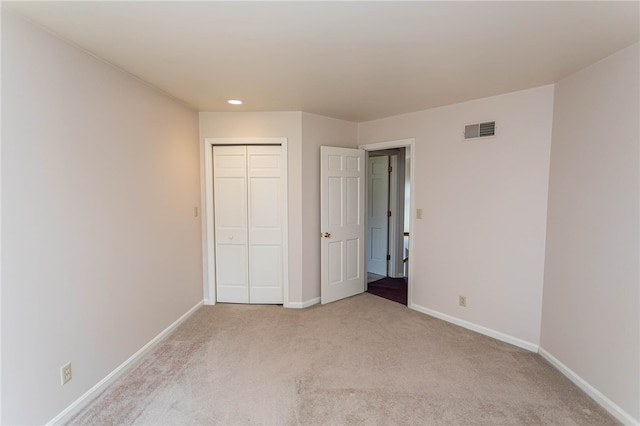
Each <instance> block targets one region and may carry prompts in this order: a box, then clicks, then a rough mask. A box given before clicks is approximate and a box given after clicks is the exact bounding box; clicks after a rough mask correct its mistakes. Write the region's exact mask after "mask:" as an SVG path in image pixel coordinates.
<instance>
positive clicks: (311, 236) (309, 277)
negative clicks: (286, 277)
mask: <svg viewBox="0 0 640 426" xmlns="http://www.w3.org/2000/svg"><path fill="white" fill-rule="evenodd" d="M357 130H358V128H357V125H356V124H355V123H351V122H348V121H343V120H337V119H334V118H328V117H323V116H320V115H314V114H308V113H302V171H303V172H302V180H303V187H304V190H303V192H302V217H303V222H304V229H303V232H302V244H303V248H304V250H303V254H302V258H303V259H302V268H303V270H304V279H303V281H302V285H303V288H302V301H303V302H309V301H311V300H314V299H317V298H319V297H320V232H321V230H320V147H321V146H323V145H325V146H338V147H344V148H357V147H358V146H357Z"/></svg>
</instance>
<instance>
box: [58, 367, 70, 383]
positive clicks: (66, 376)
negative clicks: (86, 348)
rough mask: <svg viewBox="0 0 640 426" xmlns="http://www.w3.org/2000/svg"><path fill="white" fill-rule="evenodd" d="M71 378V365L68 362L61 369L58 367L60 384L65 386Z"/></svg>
mask: <svg viewBox="0 0 640 426" xmlns="http://www.w3.org/2000/svg"><path fill="white" fill-rule="evenodd" d="M71 378H72V374H71V363H70V362H68V363H66V364H65V365H63V366H62V367H60V381H61V382H62V384H63V385H64V384H66V383H67V382H68V381H69V380H71Z"/></svg>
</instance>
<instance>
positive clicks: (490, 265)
mask: <svg viewBox="0 0 640 426" xmlns="http://www.w3.org/2000/svg"><path fill="white" fill-rule="evenodd" d="M552 106H553V86H544V87H540V88H535V89H530V90H524V91H520V92H515V93H509V94H506V95H501V96H495V97H491V98H486V99H481V100H476V101H471V102H466V103H461V104H456V105H451V106H447V107H442V108H435V109H430V110H426V111H420V112H416V113H411V114H404V115H400V116H396V117H390V118H386V119H381V120H376V121H371V122H367V123H361V124H360V125H359V130H358V132H359V134H358V142H359V143H360V144H367V143H374V142H382V141H391V140H398V139H406V138H415V140H416V143H415V151H414V152H412V153H411V167H413V168H414V170H415V180H414V181H413V182H411V184H412V185H414V191H415V192H414V197H415V199H414V200H413V208H414V209H423V219H421V220H420V219H415V211H414V212H412V218H414V220H413V225H412V226H413V228H412V234H411V238H413V239H414V241H413V243H414V246H413V251H412V252H411V253H410V256H409V259H410V262H411V264H412V272H413V275H410V276H409V282H410V286H411V290H412V294H411V300H410V304H412V307H413V308H415V309H418V310H420V311H422V312H427V313H430V314H432V315H437V316H440V317H443V318H446V319H449V320H453V321H454V322H456V321H457V322H458V323H461V324H464V325H467V326H472V327H474V328H475V329H479V328H478V327H483V328H482V330H483V331H485V332H487V331H488V332H490V333H489V334H492V335H495V336H497V337H501V338H506V339H507V340H510V341H514V342H515V343H519V344H521V345H522V346H525V347H530V348H532V349H534V350H535V348H536V347H537V345H538V343H539V337H540V312H541V303H542V279H543V267H544V263H543V262H544V243H545V240H544V235H545V225H546V206H547V183H548V171H549V150H550V143H551V118H552ZM486 120H496V126H497V136H496V137H495V138H492V139H486V140H472V141H463V139H462V130H463V125H464V124H469V123H476V122H481V121H486ZM459 295H464V296H466V297H467V307H466V308H462V307H459V306H458V296H459Z"/></svg>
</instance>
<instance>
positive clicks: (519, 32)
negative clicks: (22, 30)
mask: <svg viewBox="0 0 640 426" xmlns="http://www.w3.org/2000/svg"><path fill="white" fill-rule="evenodd" d="M4 5H8V7H10V8H11V9H13V10H14V11H16V12H17V13H18V14H20V15H22V16H24V17H26V18H27V19H29V20H31V21H33V22H35V23H37V24H39V25H41V26H43V27H45V28H48V29H50V30H51V31H52V32H54V33H57V34H58V35H60V36H61V37H62V38H64V39H67V40H69V41H71V42H72V43H73V44H76V45H77V46H80V47H82V48H83V49H86V50H88V51H90V52H92V53H93V54H95V55H96V56H99V57H101V58H103V59H104V60H106V61H108V62H110V63H112V64H114V65H116V66H117V67H120V68H122V69H123V70H126V71H127V72H129V73H131V74H133V75H135V76H137V77H139V78H140V79H142V80H144V81H146V82H148V83H149V84H151V85H152V86H155V87H157V88H159V89H160V90H162V91H164V92H166V93H168V94H170V95H172V96H174V97H176V98H178V99H180V100H182V101H183V102H185V103H186V104H188V105H190V106H192V107H193V108H195V109H197V110H199V111H298V110H302V111H307V112H311V113H316V114H321V115H326V116H330V117H336V118H342V119H345V120H350V121H357V122H359V121H367V120H372V119H376V118H381V117H387V116H392V115H397V114H401V113H406V112H412V111H418V110H423V109H427V108H431V107H435V106H441V105H447V104H453V103H457V102H462V101H466V100H471V99H477V98H481V97H486V96H491V95H496V94H501V93H506V92H511V91H515V90H520V89H525V88H530V87H536V86H541V85H544V84H549V83H554V82H556V81H558V80H559V79H562V78H563V77H565V76H567V75H569V74H572V73H573V72H575V71H577V70H579V69H581V68H583V67H585V66H586V65H589V64H591V63H593V62H596V61H598V60H599V59H602V58H604V57H606V56H608V55H610V54H612V53H614V52H616V51H618V50H620V49H622V48H624V47H626V46H629V45H631V44H633V43H634V42H636V41H638V40H639V38H640V30H639V19H640V18H639V16H640V9H639V5H640V3H639V2H638V1H631V2H609V1H606V2H564V1H561V2H539V1H534V2H478V1H476V2H423V1H414V2H397V1H388V2H363V1H355V2H268V1H261V2H242V1H235V2H205V1H201V2H189V1H163V2H151V1H141V2H128V1H120V2H109V1H104V2H77V1H76V2H26V1H22V2H4ZM230 98H239V99H242V100H244V101H245V104H244V105H242V106H240V107H237V106H236V107H233V106H230V105H227V104H226V102H225V101H226V100H227V99H230Z"/></svg>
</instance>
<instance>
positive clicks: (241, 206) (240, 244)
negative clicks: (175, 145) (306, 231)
mask: <svg viewBox="0 0 640 426" xmlns="http://www.w3.org/2000/svg"><path fill="white" fill-rule="evenodd" d="M282 158H283V156H282V149H281V147H280V146H279V145H278V146H274V145H247V146H244V145H240V146H238V145H227V146H213V196H214V197H213V201H214V235H215V237H214V238H215V279H216V299H217V301H218V302H228V303H273V304H280V303H283V277H284V274H283V268H284V259H283V243H284V241H283V227H284V217H285V215H284V212H285V206H284V202H283V200H284V198H283V182H282V179H283V176H282V175H283V173H282V161H283V160H282Z"/></svg>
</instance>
